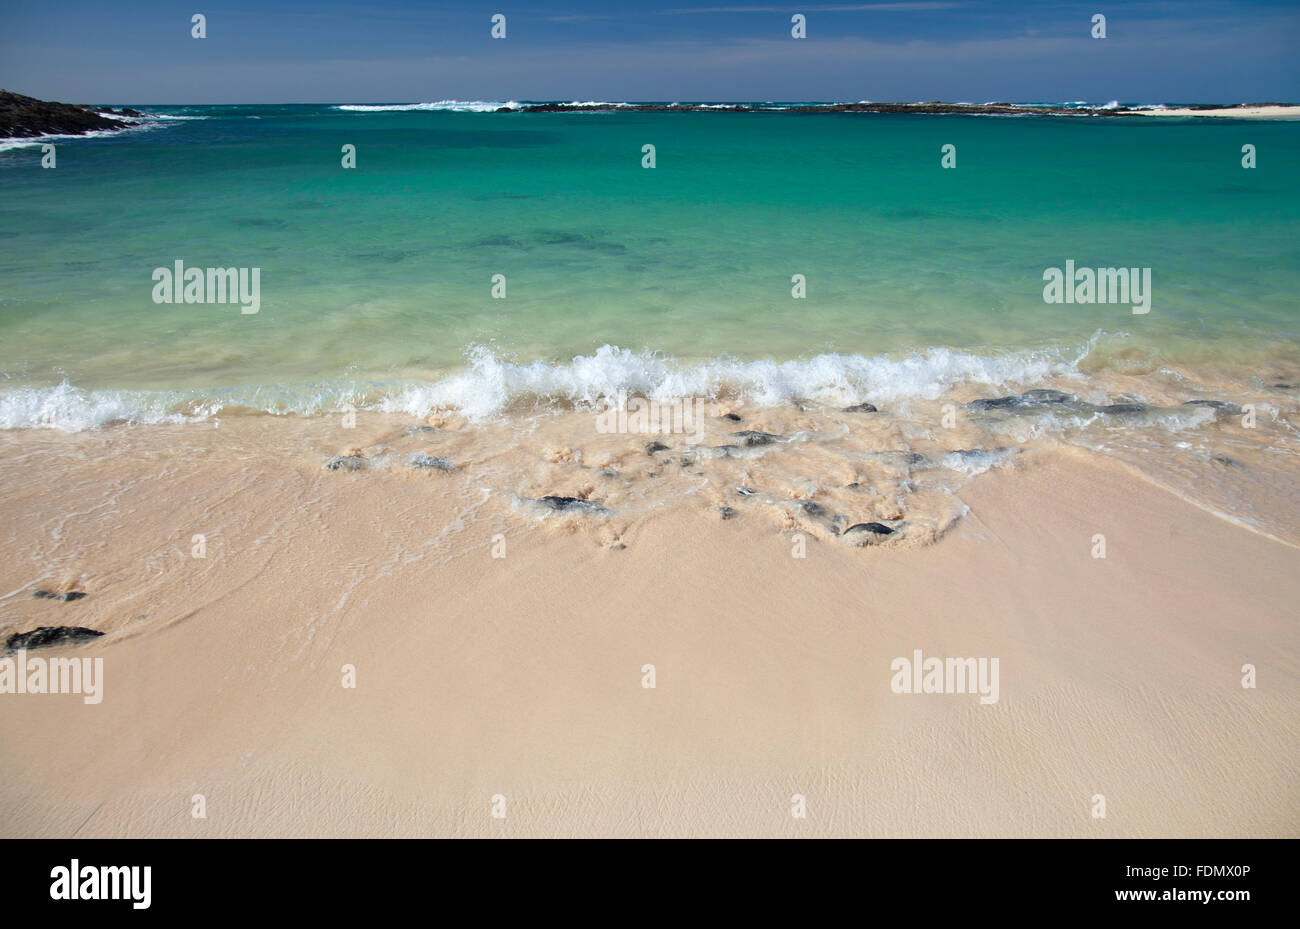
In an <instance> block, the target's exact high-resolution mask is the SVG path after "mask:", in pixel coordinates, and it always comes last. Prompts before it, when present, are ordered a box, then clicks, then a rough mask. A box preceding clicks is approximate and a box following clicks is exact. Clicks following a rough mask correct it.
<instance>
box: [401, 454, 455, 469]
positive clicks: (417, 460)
mask: <svg viewBox="0 0 1300 929" xmlns="http://www.w3.org/2000/svg"><path fill="white" fill-rule="evenodd" d="M411 467H412V468H426V469H428V470H431V471H455V470H456V466H455V465H454V464H452V462H451V459H450V458H437V457H435V456H433V455H426V454H425V453H424V452H416V453H415V454H414V455H412V456H411Z"/></svg>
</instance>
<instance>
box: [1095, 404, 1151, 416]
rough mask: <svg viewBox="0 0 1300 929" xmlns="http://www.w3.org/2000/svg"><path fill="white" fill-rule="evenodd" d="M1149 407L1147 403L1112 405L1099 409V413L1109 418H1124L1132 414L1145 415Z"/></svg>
mask: <svg viewBox="0 0 1300 929" xmlns="http://www.w3.org/2000/svg"><path fill="white" fill-rule="evenodd" d="M1146 411H1147V405H1146V404H1145V403H1112V404H1110V405H1109V406H1100V407H1097V412H1099V413H1105V414H1106V415H1108V416H1123V415H1126V414H1131V413H1145V412H1146Z"/></svg>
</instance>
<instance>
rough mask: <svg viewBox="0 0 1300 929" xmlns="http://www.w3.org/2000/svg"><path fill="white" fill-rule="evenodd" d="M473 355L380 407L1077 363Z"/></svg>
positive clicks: (944, 379)
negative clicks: (461, 366) (524, 359)
mask: <svg viewBox="0 0 1300 929" xmlns="http://www.w3.org/2000/svg"><path fill="white" fill-rule="evenodd" d="M467 355H468V360H469V367H468V369H467V370H465V371H462V372H459V373H456V374H453V375H451V376H449V377H446V378H444V379H442V380H440V381H438V382H436V383H432V384H422V385H414V386H410V387H407V388H405V389H404V390H402V391H400V392H398V393H396V394H393V395H391V396H389V397H386V398H385V399H384V400H383V401H382V404H381V408H382V409H384V410H387V411H390V412H405V413H410V414H412V415H416V416H423V415H425V414H427V413H428V412H429V411H431V410H434V409H445V408H454V409H458V410H460V411H461V412H463V413H464V414H465V415H467V416H469V417H470V418H471V419H483V418H487V417H490V416H493V415H495V414H496V413H499V412H501V411H502V410H504V409H506V408H507V407H508V406H510V405H511V404H512V403H514V402H517V401H519V400H525V399H529V398H540V399H554V400H563V401H568V402H572V403H597V402H599V401H602V400H607V399H609V398H612V397H615V396H617V394H618V393H619V391H625V392H627V393H629V394H638V395H642V396H645V397H649V398H651V399H659V400H669V399H673V398H677V397H708V398H713V397H720V396H723V395H733V396H736V397H738V398H740V399H741V400H742V401H743V402H746V403H753V404H756V405H759V406H777V405H780V404H783V403H788V402H789V401H791V400H794V399H802V400H809V401H812V402H822V403H828V404H845V403H853V402H858V401H861V400H863V399H866V398H867V397H870V398H871V399H872V400H873V401H876V400H880V401H885V402H889V401H893V400H898V399H903V398H909V397H911V398H922V399H935V398H937V397H940V396H942V395H944V394H945V393H947V392H948V391H949V390H950V389H951V388H952V387H953V386H954V385H956V384H978V385H986V386H990V387H1001V386H1003V385H1007V384H1018V385H1026V384H1033V383H1038V382H1040V381H1042V380H1044V379H1045V378H1048V377H1052V376H1057V375H1064V374H1069V373H1072V372H1073V370H1074V364H1073V363H1072V362H1071V361H1069V360H1067V359H1066V358H1064V357H1063V356H1061V355H1059V354H1057V353H1052V352H1025V353H1018V354H1007V355H1000V356H992V355H977V354H973V353H970V352H962V351H955V350H952V349H947V348H936V349H930V350H929V351H926V352H923V353H913V354H911V355H908V356H906V357H903V358H890V357H888V356H884V355H878V356H874V357H867V356H864V355H842V354H823V355H817V356H815V357H813V358H806V359H797V360H792V361H770V360H760V361H740V360H737V359H733V358H725V357H724V358H716V359H713V360H711V361H706V362H698V363H694V364H679V363H677V362H676V361H674V360H673V359H671V358H667V357H665V356H662V355H659V354H656V353H653V352H632V351H630V350H628V349H625V348H619V347H616V346H612V345H604V346H601V347H600V348H599V349H597V350H596V352H595V353H593V354H592V355H579V356H577V357H575V358H573V359H572V360H571V361H569V362H565V363H561V364H554V363H550V362H545V361H533V362H529V363H527V364H518V363H514V362H511V361H507V360H503V359H501V358H499V357H498V356H497V355H496V354H495V353H493V352H492V351H491V350H490V349H488V348H485V347H482V346H477V347H474V348H472V349H471V350H470V351H469V352H468V353H467Z"/></svg>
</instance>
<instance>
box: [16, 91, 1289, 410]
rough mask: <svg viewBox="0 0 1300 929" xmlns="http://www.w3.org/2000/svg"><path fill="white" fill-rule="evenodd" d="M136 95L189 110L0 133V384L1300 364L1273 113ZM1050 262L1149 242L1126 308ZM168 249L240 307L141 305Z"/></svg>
mask: <svg viewBox="0 0 1300 929" xmlns="http://www.w3.org/2000/svg"><path fill="white" fill-rule="evenodd" d="M157 112H162V113H168V114H172V115H183V116H189V117H201V118H191V119H187V120H171V121H165V122H164V123H163V124H162V125H161V126H159V127H157V128H151V129H146V130H140V131H131V132H126V133H122V134H120V135H117V136H115V137H111V138H104V139H83V140H67V141H61V142H58V149H57V155H58V167H57V168H56V169H55V170H42V169H41V168H40V166H39V160H40V151H39V149H38V148H34V147H24V148H11V149H9V150H7V151H3V152H0V194H2V196H0V282H2V286H0V372H2V374H3V376H4V378H5V379H6V381H5V385H4V388H5V389H6V390H7V391H9V392H10V393H12V392H13V391H14V390H15V389H21V388H46V387H51V386H53V385H58V384H60V383H63V382H66V383H68V384H70V385H73V386H74V387H77V388H85V389H89V390H97V391H104V390H114V389H133V390H184V391H187V392H188V393H189V394H191V395H195V396H203V395H204V394H205V393H207V392H212V391H215V390H217V389H220V388H230V387H244V388H251V387H253V386H260V387H262V388H265V390H266V393H267V395H268V396H269V395H271V394H273V393H274V392H275V391H276V390H278V389H280V388H282V387H284V386H285V385H295V384H304V383H310V384H315V385H320V384H338V383H345V382H346V383H362V384H372V383H380V384H383V383H395V382H401V383H403V384H408V385H409V384H410V383H412V382H417V383H424V382H427V383H430V384H438V383H442V382H444V381H445V379H446V378H447V377H448V376H449V374H454V373H455V372H457V371H460V370H462V369H464V367H465V365H466V352H467V349H469V348H470V347H472V346H485V347H486V349H479V350H478V352H479V355H478V357H479V358H480V368H481V367H482V359H483V358H489V359H491V362H490V365H489V366H492V365H497V363H498V362H519V363H528V362H533V361H542V362H546V363H547V364H548V365H551V366H558V369H561V370H562V371H563V372H564V373H563V376H562V377H561V376H557V375H555V374H554V370H556V369H555V368H551V369H548V370H550V372H551V373H549V374H545V376H531V375H529V374H528V373H527V370H526V369H511V371H513V372H514V374H513V375H511V374H510V373H509V372H507V375H502V374H501V371H500V369H499V368H493V371H495V375H494V376H496V377H497V379H498V380H500V379H501V377H502V376H506V379H507V380H508V381H509V383H507V384H506V385H505V386H504V387H502V386H501V385H500V384H496V385H494V389H498V388H499V389H500V390H502V391H504V393H505V394H510V393H512V392H513V393H519V392H529V391H534V392H538V393H542V394H545V393H547V392H548V391H552V390H558V391H559V392H561V393H563V392H565V391H568V392H569V393H570V394H572V393H574V391H575V390H577V391H578V392H579V393H581V392H582V391H584V390H585V391H595V392H597V393H599V392H601V391H605V390H607V389H609V388H611V387H613V386H617V384H618V382H620V381H627V382H629V383H631V386H633V387H636V386H638V383H637V381H638V378H640V379H641V380H646V381H647V383H649V384H650V386H651V387H654V388H655V389H664V381H663V378H664V377H668V376H669V375H666V374H664V371H663V370H661V369H660V368H655V369H654V371H651V372H649V373H647V372H646V370H645V366H646V365H648V364H651V361H650V354H651V353H659V358H660V361H661V362H662V360H663V359H664V358H670V359H674V360H675V363H676V364H675V365H672V364H669V365H668V369H670V373H671V371H672V370H677V369H678V368H689V367H690V366H691V365H694V364H697V363H701V362H709V361H711V360H713V359H718V358H732V359H736V360H738V361H740V362H745V361H762V360H773V361H777V362H788V361H797V362H800V364H801V365H802V367H801V366H800V365H793V366H792V365H786V366H785V367H784V368H781V369H780V371H781V372H784V373H783V374H782V375H781V376H783V377H785V378H786V379H787V380H791V381H794V382H799V381H800V379H804V378H812V380H814V381H815V380H816V379H817V378H818V377H822V378H823V379H824V378H825V377H832V378H833V377H835V376H842V375H843V372H840V373H839V374H838V375H837V374H834V373H830V374H828V373H826V372H825V371H820V370H819V369H818V366H819V365H820V366H821V368H825V367H826V365H827V364H828V362H826V361H825V360H821V361H817V360H815V356H817V355H819V354H820V353H838V354H840V355H845V356H864V357H866V358H872V357H874V356H876V355H879V354H882V353H888V354H890V355H891V356H892V357H894V358H895V359H898V358H902V357H903V356H904V355H906V354H907V353H909V352H924V351H925V350H927V349H932V348H936V347H945V348H949V349H954V350H964V351H966V352H969V353H971V354H972V355H974V356H978V357H1000V356H1003V355H1005V354H1007V353H1010V352H1022V351H1023V352H1029V351H1046V352H1048V353H1051V352H1053V351H1059V352H1061V353H1062V357H1065V358H1067V359H1073V358H1076V357H1077V356H1078V355H1079V354H1080V353H1081V351H1083V348H1082V347H1083V346H1085V345H1086V344H1087V343H1088V340H1089V339H1090V338H1091V337H1092V336H1093V335H1094V334H1095V333H1098V332H1099V331H1100V332H1104V333H1109V334H1120V333H1123V334H1127V338H1126V339H1125V340H1124V344H1125V345H1126V346H1128V347H1129V348H1130V349H1131V350H1132V351H1135V352H1137V353H1139V354H1141V355H1142V356H1143V357H1145V358H1148V359H1152V360H1153V362H1154V363H1163V362H1172V363H1184V364H1198V363H1207V362H1217V363H1220V364H1225V365H1227V366H1229V367H1236V368H1238V369H1240V370H1241V371H1243V372H1248V371H1250V370H1252V369H1256V368H1258V369H1261V370H1263V369H1265V368H1268V367H1269V366H1270V365H1273V364H1276V363H1280V362H1285V361H1287V360H1288V359H1290V360H1300V351H1298V350H1297V343H1298V342H1300V301H1298V300H1297V292H1298V285H1300V244H1298V243H1300V237H1298V236H1297V235H1296V231H1297V220H1298V219H1300V195H1298V194H1297V190H1296V185H1295V181H1294V178H1295V177H1296V170H1297V168H1298V167H1300V123H1296V122H1256V121H1246V120H1197V121H1192V120H1169V119H1164V118H1161V119H1154V118H1141V117H1131V118H1105V119H1103V118H1091V119H1063V118H986V117H958V116H935V117H900V116H883V115H860V114H826V115H803V114H781V113H764V114H739V113H699V112H683V113H617V112H615V113H591V114H520V113H464V112H446V111H427V110H424V111H398V112H351V111H341V110H338V109H335V108H331V107H324V106H292V107H268V106H246V107H191V108H180V109H178V108H159V109H158V110H157ZM345 143H350V144H353V145H355V146H356V147H357V167H356V168H355V169H354V170H345V169H343V168H342V167H341V165H340V159H341V157H342V155H341V154H340V147H341V146H343V145H344V144H345ZM646 143H650V144H653V145H655V146H656V150H657V151H656V157H657V166H656V167H655V168H654V169H653V170H648V169H644V168H642V166H641V163H642V146H643V145H644V144H646ZM1246 143H1251V144H1253V145H1255V146H1256V148H1257V152H1258V167H1257V168H1255V169H1253V170H1246V169H1243V168H1242V166H1241V158H1242V155H1241V147H1242V145H1243V144H1246ZM945 144H953V145H955V146H956V152H957V154H956V157H957V167H956V168H955V169H952V170H945V169H943V168H941V167H940V157H941V153H940V149H941V146H943V145H945ZM1067 259H1072V260H1073V261H1074V262H1075V263H1076V264H1077V265H1078V266H1081V267H1083V266H1087V267H1098V266H1102V267H1111V266H1115V267H1119V266H1123V267H1138V268H1150V269H1151V276H1152V303H1151V312H1150V313H1148V314H1146V315H1134V314H1133V313H1132V311H1131V309H1130V307H1129V306H1128V305H1126V304H1120V305H1115V304H1110V305H1102V304H1060V305H1054V304H1048V303H1045V302H1044V300H1043V286H1044V285H1043V279H1042V275H1043V271H1044V269H1045V268H1049V267H1062V266H1064V264H1065V262H1066V260H1067ZM177 260H181V261H183V262H185V264H186V266H191V267H204V268H206V267H247V268H259V269H260V290H261V295H260V296H261V301H260V311H259V312H258V313H257V314H255V315H249V314H243V313H241V312H240V307H239V306H238V305H230V304H227V305H185V304H179V305H178V304H161V305H160V304H157V303H155V302H154V301H153V299H152V294H153V288H154V282H153V280H152V279H151V275H152V273H153V271H154V269H155V268H158V267H167V268H170V267H172V265H173V262H175V261H177ZM494 274H502V275H504V276H505V279H506V294H507V295H506V298H505V299H493V297H492V295H491V291H492V281H491V279H492V276H493V275H494ZM794 274H803V275H805V276H806V279H807V297H806V299H802V300H797V299H793V298H792V296H791V276H792V275H794ZM605 345H609V346H619V347H622V348H623V349H628V350H630V351H631V352H633V353H636V354H634V356H632V357H630V358H628V357H623V358H622V360H621V361H618V363H616V364H615V363H612V362H611V358H612V357H613V356H611V354H610V353H609V352H608V350H607V351H606V352H605V353H604V354H602V355H596V354H595V353H596V352H597V350H598V349H600V347H601V346H605ZM575 356H582V358H585V359H587V360H586V361H583V360H581V359H580V360H579V361H577V362H575V361H574V359H575ZM638 365H640V368H638V367H637V366H638ZM849 367H850V368H852V367H853V365H852V364H850V365H849ZM539 370H540V369H539ZM854 370H856V369H854ZM871 370H872V372H873V374H872V376H874V377H877V378H880V377H885V378H887V377H890V376H891V375H890V373H889V369H888V368H878V367H873V368H872V369H871ZM521 372H522V373H521ZM637 372H640V373H637ZM480 373H481V372H480ZM534 373H536V372H534ZM911 373H913V374H914V373H915V372H911ZM511 377H513V380H511ZM656 377H659V378H660V380H658V381H655V380H654V379H655V378H656ZM647 379H648V380H647ZM651 382H653V383H651ZM918 383H920V381H918ZM575 385H577V387H575ZM640 386H645V385H644V384H641V385H640ZM683 386H691V385H690V384H683ZM461 389H462V391H465V390H470V391H472V390H474V389H475V388H474V385H473V384H472V383H468V382H466V383H463V384H462V385H461ZM799 389H800V386H799V383H794V384H792V386H790V392H792V393H797V392H798V391H799ZM25 396H27V397H28V400H27V401H24V402H26V403H27V406H24V407H23V408H22V410H16V411H13V412H12V413H11V414H10V415H9V416H8V417H7V419H6V422H5V424H6V425H14V424H21V418H22V416H27V415H31V411H30V409H28V407H30V397H31V393H30V392H28V393H27V394H26V395H25ZM293 402H296V401H290V405H292V403H293Z"/></svg>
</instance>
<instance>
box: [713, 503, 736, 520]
mask: <svg viewBox="0 0 1300 929" xmlns="http://www.w3.org/2000/svg"><path fill="white" fill-rule="evenodd" d="M717 511H718V515H719V516H721V517H722V518H723V519H731V518H732V517H734V516H735V515H736V511H735V509H734V508H732V507H729V506H720V507H717Z"/></svg>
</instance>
